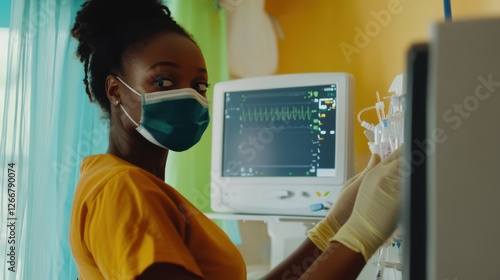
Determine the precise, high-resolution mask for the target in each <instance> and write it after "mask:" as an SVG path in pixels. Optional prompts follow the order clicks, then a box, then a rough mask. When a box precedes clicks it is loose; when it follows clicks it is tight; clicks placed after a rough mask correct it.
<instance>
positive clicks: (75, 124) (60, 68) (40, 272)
mask: <svg viewBox="0 0 500 280" xmlns="http://www.w3.org/2000/svg"><path fill="white" fill-rule="evenodd" d="M82 3H83V1H71V0H46V1H36V0H21V1H13V2H12V16H11V23H10V37H9V50H8V57H9V60H8V65H7V68H8V70H7V73H8V77H7V88H6V94H5V96H2V97H1V98H3V101H4V102H3V104H2V103H0V104H2V108H1V112H2V114H3V116H2V127H1V139H2V142H1V144H0V152H1V154H2V157H1V159H2V160H1V162H0V168H1V170H2V173H1V174H2V175H0V180H1V182H6V181H7V180H8V178H7V177H8V174H7V172H4V171H7V169H8V168H9V164H12V163H14V164H15V165H14V168H13V170H15V171H13V172H15V173H16V177H15V179H16V185H15V187H13V188H12V189H13V190H15V201H16V204H15V206H16V207H15V210H14V212H11V210H10V209H8V207H4V205H7V204H6V202H7V199H8V198H11V197H8V194H9V193H8V192H9V191H8V190H7V188H8V186H7V187H4V184H2V188H3V189H2V193H1V199H2V203H1V205H2V208H1V209H0V217H2V221H7V219H8V218H9V217H14V218H16V220H13V222H15V229H14V230H13V231H11V230H10V229H9V230H8V229H5V228H2V230H1V232H2V235H3V234H4V233H7V235H6V236H2V241H3V240H12V241H13V242H15V243H13V244H9V243H6V242H2V244H1V245H0V246H3V247H0V249H1V252H0V253H1V254H2V255H4V256H7V255H8V254H9V253H10V252H13V254H12V255H13V257H12V258H11V257H9V259H12V260H13V261H12V262H11V263H9V262H2V263H1V264H0V269H1V272H0V275H2V276H3V277H0V278H2V279H76V278H77V276H78V273H77V271H76V266H75V264H74V261H73V258H72V255H71V250H70V246H69V241H68V232H69V219H70V214H71V204H72V200H73V194H74V190H75V187H76V183H77V179H78V174H79V166H80V162H81V159H82V158H83V157H85V156H88V155H90V154H94V153H102V152H104V151H105V149H106V148H107V144H108V143H107V135H108V132H107V131H108V128H107V124H105V123H104V122H102V121H101V120H99V118H98V117H96V116H99V114H100V109H99V108H98V107H97V106H94V105H92V104H90V103H89V101H88V99H87V96H86V95H85V90H84V87H83V83H82V80H83V67H82V64H81V63H80V62H79V61H78V59H77V58H76V56H75V50H76V42H75V40H73V39H72V38H71V36H70V28H71V26H72V24H73V21H74V16H75V14H76V11H77V10H78V9H79V7H80V5H81V4H82ZM11 193H14V192H11ZM9 221H10V220H9ZM5 224H6V223H5V222H2V225H5ZM4 238H7V239H4ZM9 238H11V239H9ZM6 245H8V246H6ZM11 245H12V247H11ZM12 249H13V250H12ZM9 268H13V269H11V270H9ZM12 270H14V271H15V272H13V271H12Z"/></svg>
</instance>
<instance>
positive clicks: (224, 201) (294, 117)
mask: <svg viewBox="0 0 500 280" xmlns="http://www.w3.org/2000/svg"><path fill="white" fill-rule="evenodd" d="M352 101H353V80H352V78H351V76H349V75H348V74H345V73H304V74H287V75H273V76H265V77H255V78H244V79H237V80H231V81H227V82H221V83H217V84H216V85H215V87H214V97H213V119H212V124H213V136H212V137H213V138H212V170H211V172H212V173H211V191H212V194H211V205H212V209H213V210H214V211H216V212H225V213H251V214H278V215H301V216H324V215H325V214H326V211H328V208H329V207H330V206H331V205H332V203H333V201H334V200H335V198H336V196H337V195H338V192H339V191H340V189H341V187H342V185H343V184H344V183H345V181H346V180H347V179H349V178H350V176H351V175H352V171H353V160H352V157H353V153H352V146H353V143H352V142H353V141H352V140H353V139H352V130H353V123H352V119H353V115H354V113H353V110H352Z"/></svg>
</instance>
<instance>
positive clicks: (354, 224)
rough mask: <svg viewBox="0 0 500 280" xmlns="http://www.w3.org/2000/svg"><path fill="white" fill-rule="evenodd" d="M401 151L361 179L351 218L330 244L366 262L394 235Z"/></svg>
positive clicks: (397, 212)
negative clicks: (342, 247) (356, 253)
mask: <svg viewBox="0 0 500 280" xmlns="http://www.w3.org/2000/svg"><path fill="white" fill-rule="evenodd" d="M402 160H403V159H402V157H401V149H398V150H396V151H394V152H393V153H392V154H391V155H389V157H387V158H386V159H384V160H383V161H382V162H381V163H380V164H378V165H377V166H375V167H374V168H373V169H372V170H370V171H369V172H368V173H366V175H365V176H364V179H363V181H362V182H361V186H360V188H359V191H358V195H357V197H356V202H355V204H354V209H353V211H352V214H351V216H350V217H349V219H348V220H347V221H346V222H345V224H344V225H343V226H342V227H341V228H340V230H339V231H338V232H337V234H335V236H334V237H333V238H332V239H331V241H337V242H340V243H342V244H344V245H345V246H347V247H348V248H350V249H351V250H353V251H355V252H360V253H361V254H363V257H364V258H365V260H366V261H367V260H368V259H369V258H370V257H371V256H372V255H373V253H375V251H376V250H377V249H378V247H380V246H381V245H382V244H383V243H384V242H385V241H386V240H387V239H388V238H389V237H390V236H391V234H392V233H393V232H394V230H395V229H396V225H397V218H398V215H399V206H400V201H401V199H400V191H401V186H400V185H401V175H400V167H401V163H402Z"/></svg>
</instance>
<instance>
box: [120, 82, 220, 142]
mask: <svg viewBox="0 0 500 280" xmlns="http://www.w3.org/2000/svg"><path fill="white" fill-rule="evenodd" d="M116 78H117V79H118V80H120V82H122V83H123V84H124V85H125V86H126V87H127V88H128V89H130V90H131V91H132V92H133V93H135V94H137V95H139V96H140V97H141V106H142V115H141V120H140V123H139V124H138V123H137V122H136V121H134V120H133V119H132V118H131V117H130V115H129V114H128V113H127V111H126V110H125V108H123V106H122V105H121V104H120V107H121V108H122V110H123V112H124V113H125V115H127V117H128V118H129V119H130V120H131V121H132V122H133V123H134V124H135V125H136V126H137V128H136V130H137V131H138V132H139V133H140V134H141V135H142V136H143V137H144V138H146V139H147V140H148V141H149V142H151V143H153V144H155V145H156V146H159V147H162V148H164V149H169V150H172V151H176V152H180V151H185V150H187V149H189V148H191V147H193V146H194V145H195V144H196V143H198V141H200V139H201V136H202V135H203V133H204V132H205V130H206V128H207V126H208V123H209V122H210V116H209V113H208V106H209V104H210V102H209V101H208V99H207V98H205V97H203V96H201V95H200V94H199V93H198V92H197V91H196V90H194V89H192V88H182V89H175V90H167V91H158V92H153V93H147V94H141V93H139V92H137V91H136V90H134V89H133V88H132V87H130V86H129V85H127V84H126V83H125V82H124V81H122V80H121V79H120V78H119V77H116Z"/></svg>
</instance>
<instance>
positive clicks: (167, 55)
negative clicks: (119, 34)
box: [124, 33, 206, 71]
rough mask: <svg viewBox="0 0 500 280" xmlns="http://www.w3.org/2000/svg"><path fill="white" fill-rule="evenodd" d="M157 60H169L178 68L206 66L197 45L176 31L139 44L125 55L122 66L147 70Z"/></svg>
mask: <svg viewBox="0 0 500 280" xmlns="http://www.w3.org/2000/svg"><path fill="white" fill-rule="evenodd" d="M127 61H128V63H127ZM158 62H171V63H174V64H177V65H179V67H180V68H193V69H195V68H196V69H197V68H206V66H205V59H204V57H203V54H202V53H201V50H200V49H199V47H198V46H197V45H196V44H195V43H194V42H193V41H191V40H190V39H189V38H187V37H185V36H183V35H179V34H176V33H162V34H160V35H158V36H156V37H154V38H153V39H152V40H149V41H148V42H147V43H146V44H144V45H141V46H140V47H139V48H138V49H136V50H134V51H132V52H130V53H129V54H128V55H127V56H126V59H125V61H124V66H125V68H129V67H130V66H131V67H132V68H135V70H142V71H147V70H149V69H150V67H152V66H153V65H155V64H157V63H158ZM127 64H128V65H127Z"/></svg>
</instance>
